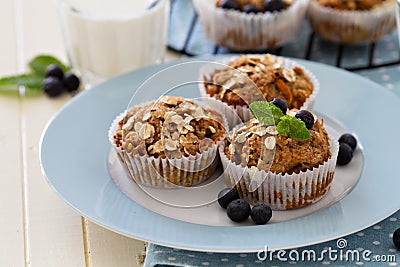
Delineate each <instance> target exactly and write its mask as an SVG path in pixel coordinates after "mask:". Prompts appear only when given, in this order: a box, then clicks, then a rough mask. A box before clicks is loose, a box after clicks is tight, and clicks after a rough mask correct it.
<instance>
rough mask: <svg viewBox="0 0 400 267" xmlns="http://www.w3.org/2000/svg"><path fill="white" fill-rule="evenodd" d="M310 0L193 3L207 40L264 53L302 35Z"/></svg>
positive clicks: (240, 49) (212, 0)
mask: <svg viewBox="0 0 400 267" xmlns="http://www.w3.org/2000/svg"><path fill="white" fill-rule="evenodd" d="M308 1H309V0H194V1H193V3H194V7H195V9H196V11H197V13H198V14H199V18H200V21H201V23H202V24H203V27H204V30H205V32H206V35H207V37H208V38H209V39H210V40H211V41H212V42H214V43H215V44H217V45H220V46H224V47H226V48H228V49H230V50H235V51H245V50H253V51H255V50H265V49H267V48H273V47H278V46H281V45H283V44H285V43H287V42H289V41H292V40H294V39H295V38H296V36H297V35H298V34H299V31H300V28H301V25H302V23H303V20H304V16H305V13H306V10H307V5H308Z"/></svg>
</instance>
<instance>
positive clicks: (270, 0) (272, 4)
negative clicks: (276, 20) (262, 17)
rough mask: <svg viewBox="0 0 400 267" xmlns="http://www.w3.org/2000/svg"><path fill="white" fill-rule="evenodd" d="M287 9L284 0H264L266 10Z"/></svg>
mask: <svg viewBox="0 0 400 267" xmlns="http://www.w3.org/2000/svg"><path fill="white" fill-rule="evenodd" d="M283 9H285V3H284V2H283V1H282V0H266V1H265V2H264V11H266V12H274V11H281V10H283Z"/></svg>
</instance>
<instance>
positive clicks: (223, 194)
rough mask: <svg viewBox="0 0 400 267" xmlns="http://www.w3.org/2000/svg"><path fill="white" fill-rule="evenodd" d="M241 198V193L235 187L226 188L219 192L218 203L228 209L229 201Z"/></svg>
mask: <svg viewBox="0 0 400 267" xmlns="http://www.w3.org/2000/svg"><path fill="white" fill-rule="evenodd" d="M238 198H239V194H238V192H237V190H236V189H235V188H225V189H222V190H221V191H220V192H219V193H218V204H219V205H220V206H221V207H222V208H224V209H226V207H228V205H229V203H231V202H232V201H233V200H236V199H238Z"/></svg>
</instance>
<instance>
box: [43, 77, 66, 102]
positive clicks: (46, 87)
mask: <svg viewBox="0 0 400 267" xmlns="http://www.w3.org/2000/svg"><path fill="white" fill-rule="evenodd" d="M42 89H43V91H44V92H45V94H46V95H48V96H50V97H55V96H58V95H60V94H61V93H62V91H63V89H64V85H63V83H62V82H61V81H60V80H59V79H58V78H56V77H53V76H50V77H47V78H46V79H44V80H43V84H42Z"/></svg>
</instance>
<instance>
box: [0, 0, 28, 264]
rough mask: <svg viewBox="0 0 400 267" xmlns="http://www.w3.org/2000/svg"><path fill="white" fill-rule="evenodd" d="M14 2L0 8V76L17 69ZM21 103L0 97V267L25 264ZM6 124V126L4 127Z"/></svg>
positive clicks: (13, 97) (4, 4) (11, 98)
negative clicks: (0, 213) (0, 214)
mask: <svg viewBox="0 0 400 267" xmlns="http://www.w3.org/2000/svg"><path fill="white" fill-rule="evenodd" d="M14 30H15V24H14V13H13V1H3V2H2V4H1V8H0V33H1V36H2V37H1V40H2V42H0V75H8V74H13V73H15V72H16V71H17V59H16V48H15V43H16V42H15V34H14V33H15V31H14ZM19 114H20V102H19V98H18V97H17V96H3V95H2V96H0V123H1V125H2V126H3V127H0V148H1V152H2V153H1V154H0V177H1V179H0V210H1V211H2V216H1V217H0V225H1V228H0V266H10V264H11V263H12V266H18V267H19V266H24V229H23V213H22V205H23V201H22V173H21V171H20V170H21V166H22V163H21V142H20V141H21V138H20V123H19ZM5 125H6V126H7V127H5Z"/></svg>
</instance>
